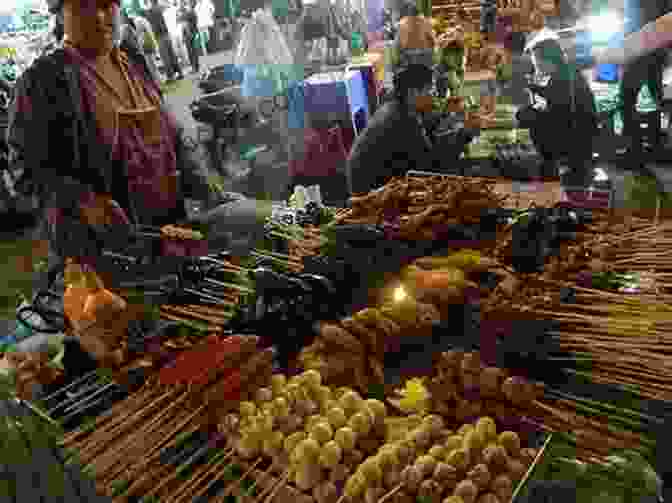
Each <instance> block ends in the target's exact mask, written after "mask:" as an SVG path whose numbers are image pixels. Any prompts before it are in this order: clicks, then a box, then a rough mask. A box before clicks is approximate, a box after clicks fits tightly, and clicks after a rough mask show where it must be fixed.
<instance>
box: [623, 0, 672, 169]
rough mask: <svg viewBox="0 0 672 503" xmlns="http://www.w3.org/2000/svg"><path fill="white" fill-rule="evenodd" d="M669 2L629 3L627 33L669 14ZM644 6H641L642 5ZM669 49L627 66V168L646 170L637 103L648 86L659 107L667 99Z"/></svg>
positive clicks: (625, 87) (625, 94)
mask: <svg viewBox="0 0 672 503" xmlns="http://www.w3.org/2000/svg"><path fill="white" fill-rule="evenodd" d="M666 3H667V2H665V1H663V2H661V1H656V2H639V1H637V2H634V1H633V0H627V1H626V2H625V17H626V22H625V34H626V35H627V34H630V33H633V32H636V31H637V30H639V29H640V28H642V27H643V26H644V25H646V24H647V23H650V22H652V21H654V20H655V19H656V18H658V17H660V16H662V15H663V14H665V10H667V9H666V7H667V5H666ZM640 4H641V5H640ZM667 52H668V51H667V48H661V49H657V50H655V51H653V52H651V53H650V54H647V55H645V56H642V57H640V58H638V59H636V60H634V61H632V62H629V63H627V64H626V65H624V67H623V76H622V78H621V99H622V101H623V137H624V138H627V139H628V142H629V148H628V155H626V156H625V159H624V163H623V167H624V168H626V169H634V170H637V171H642V167H643V165H644V162H643V152H642V131H641V126H640V123H639V120H638V113H637V102H638V97H639V92H640V90H641V89H642V86H643V85H644V84H646V85H647V86H648V88H649V91H650V92H651V94H652V95H653V98H654V100H655V101H656V103H657V104H660V102H661V101H662V99H663V70H664V68H665V64H666V63H667Z"/></svg>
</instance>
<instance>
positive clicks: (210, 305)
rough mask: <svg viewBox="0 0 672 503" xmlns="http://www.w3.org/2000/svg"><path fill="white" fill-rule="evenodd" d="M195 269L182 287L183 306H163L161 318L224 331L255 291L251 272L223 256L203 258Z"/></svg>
mask: <svg viewBox="0 0 672 503" xmlns="http://www.w3.org/2000/svg"><path fill="white" fill-rule="evenodd" d="M192 269H193V270H190V271H187V274H186V278H185V279H186V281H183V283H184V284H183V285H182V286H181V291H180V295H179V297H181V299H180V301H181V302H180V304H179V305H169V304H165V305H162V306H161V317H162V318H164V319H167V320H171V321H180V322H183V323H185V324H191V325H195V326H197V327H200V328H202V327H204V326H205V327H206V328H207V329H208V330H210V331H212V332H221V331H222V327H223V326H224V325H225V324H226V323H227V322H228V321H229V320H231V318H233V316H234V315H235V313H236V310H237V307H238V305H239V303H240V299H241V297H243V296H245V295H248V294H251V293H253V292H254V289H253V288H252V285H251V283H250V281H249V269H246V268H244V267H242V266H240V265H237V264H235V263H234V262H233V261H232V260H230V259H228V258H223V257H218V258H213V257H203V258H201V259H200V260H199V261H198V262H195V263H194V264H192Z"/></svg>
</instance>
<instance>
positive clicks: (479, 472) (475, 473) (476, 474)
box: [467, 463, 492, 490]
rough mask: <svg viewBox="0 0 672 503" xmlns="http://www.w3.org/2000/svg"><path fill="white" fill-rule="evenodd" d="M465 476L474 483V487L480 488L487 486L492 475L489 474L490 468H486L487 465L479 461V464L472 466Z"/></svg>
mask: <svg viewBox="0 0 672 503" xmlns="http://www.w3.org/2000/svg"><path fill="white" fill-rule="evenodd" d="M467 478H468V479H469V480H471V481H472V482H473V483H474V484H476V487H478V488H479V489H481V490H482V489H487V488H488V486H489V485H490V480H491V478H492V477H491V476H490V470H488V467H487V465H485V464H482V463H481V464H480V465H476V466H474V467H473V468H472V469H471V470H470V471H469V473H467Z"/></svg>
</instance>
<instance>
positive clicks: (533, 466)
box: [509, 433, 553, 503]
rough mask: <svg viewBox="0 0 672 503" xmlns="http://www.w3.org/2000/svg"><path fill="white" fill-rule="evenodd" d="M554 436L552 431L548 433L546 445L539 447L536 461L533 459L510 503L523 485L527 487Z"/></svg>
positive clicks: (514, 499)
mask: <svg viewBox="0 0 672 503" xmlns="http://www.w3.org/2000/svg"><path fill="white" fill-rule="evenodd" d="M552 438H553V434H552V433H551V434H550V435H548V437H547V438H546V441H545V442H544V445H542V446H541V449H539V452H538V453H537V455H536V456H535V457H534V461H532V464H531V465H530V467H529V468H528V469H527V472H525V475H524V476H523V478H522V480H521V481H520V483H519V484H518V486H516V489H515V491H513V494H512V495H511V500H509V503H512V502H513V501H516V497H517V496H518V493H519V492H520V491H521V490H522V488H523V487H525V484H527V481H528V480H529V479H530V477H531V476H532V473H533V472H534V470H535V469H536V467H537V465H538V464H539V461H540V460H541V458H542V457H543V455H544V453H545V452H546V448H547V447H548V445H549V443H550V442H551V439H552Z"/></svg>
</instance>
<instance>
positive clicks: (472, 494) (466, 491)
mask: <svg viewBox="0 0 672 503" xmlns="http://www.w3.org/2000/svg"><path fill="white" fill-rule="evenodd" d="M454 495H455V496H459V497H460V498H462V499H463V500H464V503H474V502H475V501H476V496H478V487H476V484H474V483H473V482H472V481H471V480H463V481H462V482H460V483H459V484H457V487H456V488H455V492H454Z"/></svg>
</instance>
